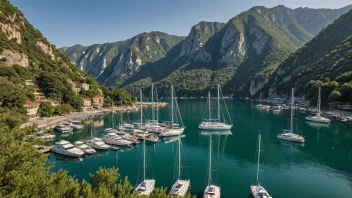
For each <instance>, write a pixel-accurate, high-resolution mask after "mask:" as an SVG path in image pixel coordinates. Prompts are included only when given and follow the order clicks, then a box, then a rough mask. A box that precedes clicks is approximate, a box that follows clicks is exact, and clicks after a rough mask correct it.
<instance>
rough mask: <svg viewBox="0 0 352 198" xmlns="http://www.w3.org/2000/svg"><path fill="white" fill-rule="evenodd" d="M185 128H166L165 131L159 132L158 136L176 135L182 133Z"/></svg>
mask: <svg viewBox="0 0 352 198" xmlns="http://www.w3.org/2000/svg"><path fill="white" fill-rule="evenodd" d="M184 130H185V128H173V129H168V130H167V131H165V132H161V133H159V136H160V137H170V136H178V135H181V134H182V133H183V131H184Z"/></svg>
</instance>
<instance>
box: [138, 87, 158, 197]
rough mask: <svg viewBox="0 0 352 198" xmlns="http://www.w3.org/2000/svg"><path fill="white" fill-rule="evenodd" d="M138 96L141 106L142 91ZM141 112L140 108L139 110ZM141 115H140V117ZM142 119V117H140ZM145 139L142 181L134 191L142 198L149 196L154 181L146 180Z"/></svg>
mask: <svg viewBox="0 0 352 198" xmlns="http://www.w3.org/2000/svg"><path fill="white" fill-rule="evenodd" d="M140 96H141V104H142V90H140ZM141 112H142V108H141ZM142 114H143V113H141V115H142ZM141 117H142V116H141ZM145 141H146V140H145V139H144V140H143V181H142V183H140V184H138V185H137V187H136V189H135V191H136V192H138V193H139V195H142V196H150V194H151V193H152V192H153V190H154V186H155V179H150V178H149V179H147V178H146V164H147V163H146V160H147V159H146V148H145Z"/></svg>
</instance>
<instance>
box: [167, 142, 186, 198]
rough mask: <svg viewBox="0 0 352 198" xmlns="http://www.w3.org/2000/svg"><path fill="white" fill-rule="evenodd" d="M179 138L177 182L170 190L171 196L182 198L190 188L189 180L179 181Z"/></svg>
mask: <svg viewBox="0 0 352 198" xmlns="http://www.w3.org/2000/svg"><path fill="white" fill-rule="evenodd" d="M181 166H182V162H181V137H179V139H178V172H177V180H176V182H175V184H174V185H173V186H172V188H171V192H170V193H171V194H172V195H176V196H180V197H183V196H185V195H186V193H187V192H188V189H189V187H190V183H191V180H189V179H188V180H183V179H181Z"/></svg>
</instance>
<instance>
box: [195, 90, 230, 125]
mask: <svg viewBox="0 0 352 198" xmlns="http://www.w3.org/2000/svg"><path fill="white" fill-rule="evenodd" d="M220 91H221V90H220V85H218V96H217V118H212V115H211V98H210V92H208V108H209V118H208V119H207V120H204V121H203V122H202V123H200V124H199V125H198V128H199V129H201V130H216V131H219V130H229V129H231V127H232V123H231V124H226V123H225V122H221V116H220V114H221V113H220V109H221V108H220ZM225 108H226V103H225ZM226 112H227V113H228V110H227V108H226ZM230 121H231V119H230Z"/></svg>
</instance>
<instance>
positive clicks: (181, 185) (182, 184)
mask: <svg viewBox="0 0 352 198" xmlns="http://www.w3.org/2000/svg"><path fill="white" fill-rule="evenodd" d="M189 185H190V180H180V179H178V180H177V181H176V182H175V184H174V185H173V186H172V188H171V192H170V193H171V194H172V195H177V196H180V197H184V196H185V195H186V194H187V192H188V189H189Z"/></svg>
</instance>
